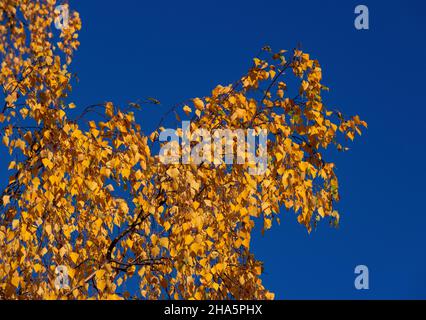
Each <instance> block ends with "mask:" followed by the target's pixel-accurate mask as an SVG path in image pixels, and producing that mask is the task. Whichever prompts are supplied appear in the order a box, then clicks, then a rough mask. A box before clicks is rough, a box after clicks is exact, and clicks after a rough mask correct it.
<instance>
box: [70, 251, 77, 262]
mask: <svg viewBox="0 0 426 320" xmlns="http://www.w3.org/2000/svg"><path fill="white" fill-rule="evenodd" d="M69 256H70V259H71V261H72V262H74V263H77V260H78V257H79V255H78V253H75V252H71V253H70V254H69Z"/></svg>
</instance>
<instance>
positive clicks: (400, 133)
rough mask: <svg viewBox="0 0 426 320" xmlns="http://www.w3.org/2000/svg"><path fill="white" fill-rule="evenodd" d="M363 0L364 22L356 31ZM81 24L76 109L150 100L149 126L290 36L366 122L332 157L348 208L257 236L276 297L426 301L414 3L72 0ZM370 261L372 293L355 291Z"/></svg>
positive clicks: (422, 110)
mask: <svg viewBox="0 0 426 320" xmlns="http://www.w3.org/2000/svg"><path fill="white" fill-rule="evenodd" d="M358 4H365V5H367V6H368V8H369V11H370V29H369V30H368V31H365V30H364V31H358V30H356V29H355V28H354V23H353V21H354V18H355V14H354V8H355V6H356V5H358ZM71 5H72V6H74V7H75V8H77V10H78V11H79V12H80V14H81V17H82V20H83V30H82V32H81V37H80V40H81V43H82V44H81V47H80V50H79V51H78V52H77V54H76V58H75V62H74V64H73V71H74V72H76V73H77V74H78V77H79V79H80V82H79V83H78V85H76V86H75V88H74V93H73V99H74V100H75V101H76V103H77V104H78V105H80V106H85V105H89V104H92V103H97V102H101V101H106V100H111V101H114V102H115V103H118V104H125V103H127V102H130V101H135V100H138V99H143V98H145V97H155V98H157V99H159V100H160V101H161V102H162V106H161V107H157V106H155V107H154V106H153V107H149V108H148V107H147V108H146V111H145V112H142V113H141V114H140V116H139V122H140V123H141V124H142V126H143V128H145V129H146V132H149V130H150V129H152V128H153V127H154V125H155V124H156V123H157V122H158V119H159V118H160V116H161V114H162V113H163V112H164V111H165V110H166V109H168V108H169V107H170V106H171V105H173V104H175V103H177V102H180V101H183V100H186V99H187V98H191V97H195V96H203V95H208V94H209V92H210V90H211V89H212V88H213V87H214V86H216V85H217V84H228V83H231V82H233V81H234V80H236V79H238V78H239V77H240V76H241V75H242V74H243V73H244V72H245V71H246V70H247V68H248V67H249V65H250V63H251V58H252V57H253V56H254V55H255V54H256V53H257V52H258V50H259V48H261V47H262V46H263V45H264V44H269V45H271V46H272V48H275V49H280V48H283V49H291V48H293V47H294V46H295V45H296V44H297V43H301V44H302V48H303V49H304V50H306V51H307V52H310V53H311V55H313V56H315V57H316V58H318V59H319V61H320V62H321V64H322V66H323V69H324V82H325V84H326V85H327V86H329V87H330V88H331V91H330V92H329V93H328V94H327V95H326V97H325V99H326V100H325V101H326V103H327V104H329V105H331V106H335V107H337V108H339V109H341V110H342V112H344V113H345V114H359V115H360V116H361V117H362V118H363V119H365V120H366V121H367V122H368V123H369V129H368V131H367V132H366V134H364V135H363V136H362V137H361V138H360V139H357V140H356V141H355V143H353V144H352V145H351V146H350V147H351V150H350V151H349V152H347V153H345V154H338V155H336V157H335V161H336V164H337V168H338V169H337V172H338V174H339V178H340V185H341V195H342V201H341V202H340V203H339V210H340V212H341V214H342V220H341V226H340V228H339V229H334V228H330V227H329V226H328V225H327V224H326V223H324V224H322V225H320V226H319V228H318V229H317V230H316V231H314V232H313V233H311V234H310V235H308V234H307V232H306V231H305V229H304V228H303V227H301V226H300V225H298V224H297V222H296V218H295V216H294V214H293V213H291V212H283V215H282V224H281V226H275V228H273V229H272V231H270V232H269V233H266V234H265V236H264V237H262V236H261V235H260V233H257V234H256V235H255V238H254V240H253V246H254V251H255V253H256V255H257V257H258V258H259V259H261V260H263V261H265V271H266V274H265V275H264V277H263V279H264V282H265V284H266V286H267V287H268V288H270V289H271V290H272V291H274V292H275V293H276V295H277V298H282V299H293V298H315V299H327V298H338V299H343V298H354V299H363V298H368V299H370V298H426V250H425V233H424V227H425V225H426V214H425V213H426V212H425V211H426V210H425V209H424V207H423V205H422V202H423V199H424V197H425V188H424V181H425V178H426V177H425V175H426V174H425V170H424V163H425V156H426V142H425V140H424V137H425V134H424V131H423V130H424V128H425V125H424V117H425V116H426V105H425V103H424V93H425V89H424V84H425V81H424V75H425V72H426V62H425V59H424V58H425V57H426V54H425V53H426V42H425V38H426V37H425V36H426V22H425V20H424V19H423V16H422V12H424V10H426V5H425V4H424V2H421V1H411V2H410V1H398V2H397V1H366V2H359V1H304V2H299V1H285V0H279V1H269V0H265V1H248V0H245V1H229V0H228V1H224V0H219V1H218V0H216V1H136V0H133V1H130V0H121V1H120V2H116V1H98V0H97V1H71ZM358 264H365V265H367V266H368V267H369V271H370V289H369V290H368V291H358V290H355V288H354V278H355V275H354V268H355V266H356V265H358Z"/></svg>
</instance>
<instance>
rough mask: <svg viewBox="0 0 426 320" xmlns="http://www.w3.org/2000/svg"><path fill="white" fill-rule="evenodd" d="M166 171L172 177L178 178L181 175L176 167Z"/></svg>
mask: <svg viewBox="0 0 426 320" xmlns="http://www.w3.org/2000/svg"><path fill="white" fill-rule="evenodd" d="M166 173H167V174H168V175H169V176H170V177H172V178H176V177H177V176H178V175H179V170H178V169H176V168H170V169H169V170H167V171H166Z"/></svg>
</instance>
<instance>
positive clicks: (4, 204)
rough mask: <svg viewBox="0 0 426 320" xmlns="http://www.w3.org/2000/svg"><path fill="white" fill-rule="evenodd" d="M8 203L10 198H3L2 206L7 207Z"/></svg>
mask: <svg viewBox="0 0 426 320" xmlns="http://www.w3.org/2000/svg"><path fill="white" fill-rule="evenodd" d="M9 203H10V196H3V206H7V205H8V204H9Z"/></svg>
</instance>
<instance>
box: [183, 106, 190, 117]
mask: <svg viewBox="0 0 426 320" xmlns="http://www.w3.org/2000/svg"><path fill="white" fill-rule="evenodd" d="M183 111H185V113H186V115H188V114H190V113H191V112H192V110H191V108H190V107H189V106H184V107H183Z"/></svg>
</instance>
